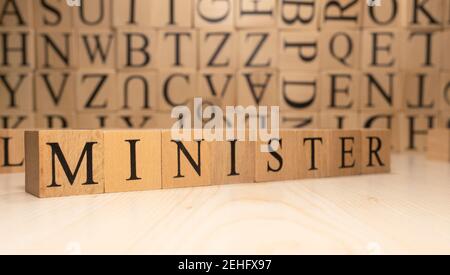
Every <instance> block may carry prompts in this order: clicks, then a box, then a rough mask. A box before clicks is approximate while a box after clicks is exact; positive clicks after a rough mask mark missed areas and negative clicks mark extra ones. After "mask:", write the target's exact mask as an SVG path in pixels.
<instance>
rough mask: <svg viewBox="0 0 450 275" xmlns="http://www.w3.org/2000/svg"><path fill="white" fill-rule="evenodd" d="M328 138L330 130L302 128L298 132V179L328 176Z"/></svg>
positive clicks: (329, 145)
mask: <svg viewBox="0 0 450 275" xmlns="http://www.w3.org/2000/svg"><path fill="white" fill-rule="evenodd" d="M330 138H331V131H328V130H302V131H300V132H299V139H298V152H299V159H300V161H299V163H298V166H299V173H300V176H299V178H300V179H305V178H325V177H328V172H329V166H330V164H329V157H328V156H329V153H330V150H331V148H330V147H331V144H330ZM334 146H336V145H333V147H334Z"/></svg>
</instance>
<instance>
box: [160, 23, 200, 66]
mask: <svg viewBox="0 0 450 275" xmlns="http://www.w3.org/2000/svg"><path fill="white" fill-rule="evenodd" d="M158 56H159V58H158V60H159V68H166V69H168V68H183V69H196V68H197V32H196V31H195V30H189V29H170V30H161V31H160V32H159V40H158Z"/></svg>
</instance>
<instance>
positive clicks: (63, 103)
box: [35, 70, 76, 112]
mask: <svg viewBox="0 0 450 275" xmlns="http://www.w3.org/2000/svg"><path fill="white" fill-rule="evenodd" d="M35 85H36V110H37V111H38V112H54V111H62V112H70V111H75V95H76V74H75V72H74V71H72V70H58V71H56V70H38V71H36V73H35Z"/></svg>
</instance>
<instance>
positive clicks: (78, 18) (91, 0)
mask: <svg viewBox="0 0 450 275" xmlns="http://www.w3.org/2000/svg"><path fill="white" fill-rule="evenodd" d="M80 1H81V3H80V4H81V5H80V6H79V7H77V8H73V9H72V11H73V13H74V14H73V19H74V24H75V26H76V27H77V28H79V29H84V28H95V29H97V30H98V29H109V28H111V26H112V19H111V15H112V8H111V0H80Z"/></svg>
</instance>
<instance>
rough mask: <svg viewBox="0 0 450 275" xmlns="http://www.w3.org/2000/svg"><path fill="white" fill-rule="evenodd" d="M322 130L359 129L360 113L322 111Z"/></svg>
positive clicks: (320, 115)
mask: <svg viewBox="0 0 450 275" xmlns="http://www.w3.org/2000/svg"><path fill="white" fill-rule="evenodd" d="M319 117H320V128H322V129H335V130H341V129H357V128H359V127H358V113H357V112H355V111H322V112H320V114H319Z"/></svg>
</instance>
